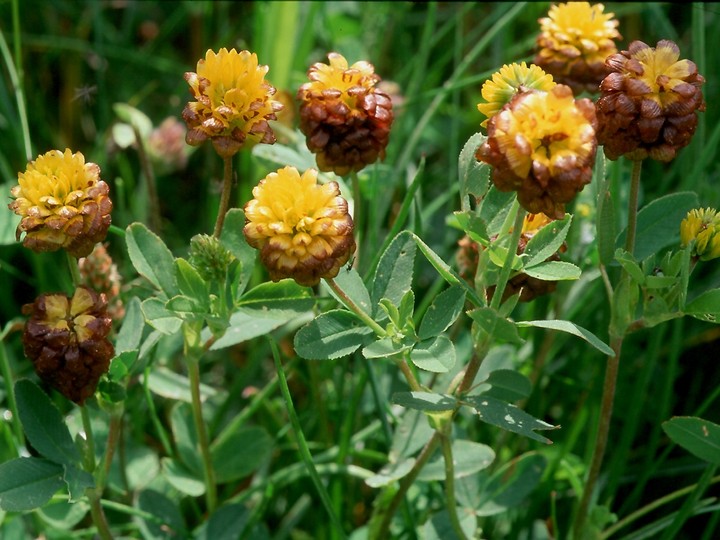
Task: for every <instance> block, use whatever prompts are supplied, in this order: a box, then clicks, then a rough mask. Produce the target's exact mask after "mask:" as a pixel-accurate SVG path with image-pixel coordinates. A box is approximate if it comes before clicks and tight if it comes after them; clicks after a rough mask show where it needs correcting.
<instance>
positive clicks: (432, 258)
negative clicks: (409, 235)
mask: <svg viewBox="0 0 720 540" xmlns="http://www.w3.org/2000/svg"><path fill="white" fill-rule="evenodd" d="M413 239H414V240H415V243H416V244H417V246H418V249H419V250H420V252H421V253H422V254H423V255H425V258H426V259H427V260H428V262H429V263H430V264H432V265H433V267H434V268H435V270H437V271H438V273H439V274H440V277H442V278H443V279H444V280H445V281H447V282H448V283H449V284H450V285H460V286H461V287H462V288H463V289H465V292H466V293H467V295H468V296H469V297H470V299H471V300H472V301H473V303H474V304H475V305H478V306H480V305H483V304H484V303H485V302H483V301H482V300H481V299H480V297H479V296H478V295H477V293H476V292H475V289H473V288H472V287H470V285H468V284H467V282H466V281H465V280H464V279H462V278H460V276H458V275H457V273H456V272H455V270H453V269H452V268H450V265H448V264H447V263H446V262H445V261H443V260H442V258H441V257H440V256H439V255H438V254H437V253H435V252H434V251H433V250H432V249H430V246H428V245H427V244H426V243H425V242H423V241H422V239H421V238H420V237H419V236H415V235H413Z"/></svg>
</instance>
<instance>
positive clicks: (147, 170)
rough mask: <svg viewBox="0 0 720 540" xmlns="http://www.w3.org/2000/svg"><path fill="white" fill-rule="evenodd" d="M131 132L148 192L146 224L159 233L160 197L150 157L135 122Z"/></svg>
mask: <svg viewBox="0 0 720 540" xmlns="http://www.w3.org/2000/svg"><path fill="white" fill-rule="evenodd" d="M132 129H133V133H134V134H135V142H136V143H137V153H138V158H139V159H140V168H141V169H142V171H143V174H144V175H145V184H146V187H147V193H148V202H149V203H150V211H149V216H148V218H149V219H148V224H149V225H150V230H152V231H153V232H155V233H157V234H160V227H161V224H162V220H161V219H160V199H159V198H158V192H157V183H156V182H155V172H154V171H153V168H152V164H151V163H150V158H149V157H148V154H147V152H146V151H145V140H144V139H143V137H142V134H141V133H140V130H139V129H138V128H137V126H136V125H135V124H133V126H132Z"/></svg>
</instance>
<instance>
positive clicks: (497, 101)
mask: <svg viewBox="0 0 720 540" xmlns="http://www.w3.org/2000/svg"><path fill="white" fill-rule="evenodd" d="M555 84H556V83H555V82H554V81H553V78H552V75H548V74H547V73H545V72H544V71H543V70H542V69H540V68H539V67H538V66H536V65H535V64H530V66H529V67H528V65H527V64H526V63H525V62H522V63H520V64H518V63H514V64H510V65H507V64H505V65H504V66H503V67H502V68H501V69H500V71H497V72H495V73H493V76H492V78H490V79H488V80H487V81H485V83H484V84H483V86H482V97H483V99H484V100H485V101H486V103H479V104H478V106H477V108H478V111H480V112H481V113H482V114H484V115H485V116H487V118H486V119H485V121H483V123H482V124H480V125H481V126H482V127H487V123H488V120H489V119H490V117H491V116H493V115H495V114H497V113H498V111H499V110H500V109H502V108H503V105H505V104H506V103H507V102H509V101H510V99H512V97H513V96H514V95H515V94H517V93H519V92H528V91H530V90H542V91H543V92H547V91H548V90H550V89H551V88H552V87H553V86H555Z"/></svg>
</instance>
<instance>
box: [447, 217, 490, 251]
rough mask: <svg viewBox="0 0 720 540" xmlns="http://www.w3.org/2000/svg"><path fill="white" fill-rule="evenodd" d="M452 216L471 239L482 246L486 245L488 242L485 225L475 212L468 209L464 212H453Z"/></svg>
mask: <svg viewBox="0 0 720 540" xmlns="http://www.w3.org/2000/svg"><path fill="white" fill-rule="evenodd" d="M454 217H455V219H456V220H457V223H458V225H459V226H460V228H461V229H462V230H463V231H464V232H465V234H467V235H468V236H469V237H470V239H471V240H473V241H474V242H477V243H478V244H480V245H482V246H487V245H488V244H489V243H490V237H489V236H488V232H487V226H486V225H485V222H484V221H483V220H482V219H480V217H479V216H478V215H477V214H476V213H475V212H473V211H472V210H468V211H466V212H455V213H454Z"/></svg>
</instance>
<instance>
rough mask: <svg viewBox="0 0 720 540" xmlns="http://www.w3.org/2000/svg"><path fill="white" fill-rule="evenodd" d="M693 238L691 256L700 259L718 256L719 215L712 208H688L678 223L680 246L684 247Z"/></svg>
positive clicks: (719, 246)
mask: <svg viewBox="0 0 720 540" xmlns="http://www.w3.org/2000/svg"><path fill="white" fill-rule="evenodd" d="M693 240H695V244H694V246H693V250H692V256H693V257H696V258H698V259H700V260H701V261H709V260H711V259H717V258H718V257H720V215H718V213H717V211H716V210H715V209H714V208H699V209H698V208H696V209H693V210H690V211H689V212H688V214H687V216H686V217H685V219H683V220H682V222H681V223H680V242H681V245H682V247H686V246H687V245H688V244H690V242H692V241H693Z"/></svg>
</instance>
